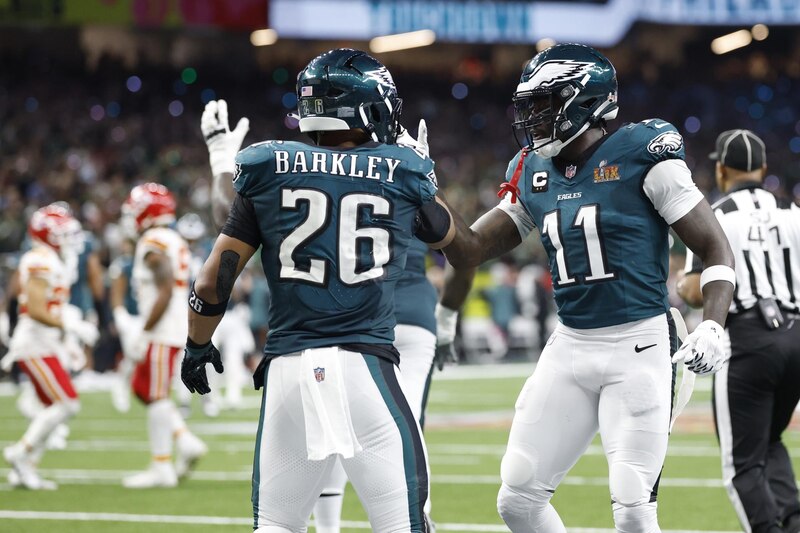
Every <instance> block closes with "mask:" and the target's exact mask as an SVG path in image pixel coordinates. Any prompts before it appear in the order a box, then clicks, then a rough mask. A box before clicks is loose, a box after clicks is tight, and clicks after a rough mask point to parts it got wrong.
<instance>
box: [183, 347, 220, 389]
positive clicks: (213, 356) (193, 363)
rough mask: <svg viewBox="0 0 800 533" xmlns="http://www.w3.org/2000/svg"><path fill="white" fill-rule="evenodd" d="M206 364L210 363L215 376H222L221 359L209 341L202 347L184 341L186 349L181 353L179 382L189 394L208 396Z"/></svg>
mask: <svg viewBox="0 0 800 533" xmlns="http://www.w3.org/2000/svg"><path fill="white" fill-rule="evenodd" d="M206 363H211V364H212V365H213V366H214V370H216V371H217V374H222V371H223V370H224V369H223V368H222V357H221V356H220V354H219V350H217V347H216V346H214V345H213V344H212V343H211V341H208V342H207V343H205V344H203V345H198V344H196V343H194V342H192V340H191V339H186V348H185V349H184V351H183V362H181V381H183V384H184V385H186V388H187V389H189V392H197V393H199V394H208V393H209V392H211V387H209V386H208V376H207V375H206Z"/></svg>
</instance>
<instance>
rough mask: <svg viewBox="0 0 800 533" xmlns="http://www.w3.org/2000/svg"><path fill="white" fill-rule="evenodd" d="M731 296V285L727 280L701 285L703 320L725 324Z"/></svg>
mask: <svg viewBox="0 0 800 533" xmlns="http://www.w3.org/2000/svg"><path fill="white" fill-rule="evenodd" d="M732 298H733V285H732V284H730V283H728V282H727V281H711V282H709V283H706V285H705V286H704V287H703V320H713V321H714V322H716V323H717V324H723V325H724V324H725V319H726V318H728V308H730V305H731V299H732Z"/></svg>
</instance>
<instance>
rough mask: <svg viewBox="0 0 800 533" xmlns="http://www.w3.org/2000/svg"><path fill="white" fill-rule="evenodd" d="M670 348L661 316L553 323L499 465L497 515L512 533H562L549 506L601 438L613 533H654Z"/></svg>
mask: <svg viewBox="0 0 800 533" xmlns="http://www.w3.org/2000/svg"><path fill="white" fill-rule="evenodd" d="M673 343H677V340H676V337H675V336H674V328H673V327H672V326H671V324H669V323H668V319H667V316H666V315H659V316H656V317H653V318H649V319H645V320H640V321H636V322H631V323H628V324H623V325H620V326H612V327H607V328H597V329H583V330H579V329H573V328H569V327H566V326H564V325H563V324H561V323H559V324H558V326H557V327H556V330H555V332H554V333H553V335H552V336H551V337H550V339H549V340H548V341H547V346H546V347H545V349H544V350H543V351H542V355H541V358H540V359H539V363H538V364H537V366H536V370H535V371H534V373H533V375H532V376H531V377H529V378H528V380H527V382H526V383H525V386H524V387H523V388H522V392H520V394H519V397H518V399H517V403H516V406H515V407H516V413H515V415H514V421H513V423H512V425H511V433H510V435H509V439H508V448H507V450H506V454H505V456H504V457H503V461H502V465H501V477H502V482H503V483H502V486H501V489H500V493H499V494H498V499H497V507H498V511H499V513H500V515H501V516H502V517H503V520H505V522H506V524H507V525H508V526H509V528H510V529H511V530H512V531H513V532H515V533H517V532H522V531H524V532H537V533H564V532H566V529H565V528H564V524H563V523H562V522H561V519H560V518H559V516H558V513H556V511H555V509H554V508H553V507H552V505H551V504H550V499H551V498H552V496H553V493H554V492H555V490H556V488H557V487H558V485H559V483H560V482H561V480H562V479H563V478H564V476H565V475H566V474H567V472H569V470H570V468H572V466H573V465H574V464H575V463H576V462H577V461H578V459H579V458H580V456H581V455H582V454H583V452H584V451H585V450H586V448H587V447H588V446H589V444H590V443H591V441H592V439H593V438H594V436H595V434H596V433H597V431H598V429H599V431H600V435H601V438H602V442H603V449H604V450H605V454H606V458H607V460H608V467H609V483H610V489H611V498H612V505H613V511H614V522H615V524H616V528H617V531H619V532H624V533H657V532H659V531H660V529H659V527H658V521H657V518H656V493H657V490H658V480H659V477H660V473H661V468H662V465H663V464H664V456H665V454H666V451H667V437H668V432H669V420H670V411H671V405H672V387H673V365H672V363H671V360H670V359H671V358H670V356H671V353H672V351H673V350H674V349H675V347H674V345H673Z"/></svg>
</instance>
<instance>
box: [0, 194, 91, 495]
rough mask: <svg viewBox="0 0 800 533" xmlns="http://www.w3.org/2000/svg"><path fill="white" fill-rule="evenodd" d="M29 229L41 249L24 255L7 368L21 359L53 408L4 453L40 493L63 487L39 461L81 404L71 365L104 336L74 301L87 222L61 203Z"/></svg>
mask: <svg viewBox="0 0 800 533" xmlns="http://www.w3.org/2000/svg"><path fill="white" fill-rule="evenodd" d="M28 233H29V234H30V236H31V239H32V244H33V247H32V248H31V250H30V251H28V252H26V253H25V254H24V255H23V256H22V259H21V260H20V264H19V268H18V275H19V283H20V294H19V303H20V309H19V311H20V313H19V321H18V322H17V327H16V328H15V330H14V335H13V336H12V337H11V342H10V346H9V353H8V354H7V355H6V357H4V358H3V367H4V368H5V369H9V368H10V366H11V364H12V363H13V362H16V363H17V364H18V365H19V367H20V369H21V370H22V371H23V372H24V373H25V374H27V375H28V377H29V378H30V380H31V383H32V384H33V386H34V388H35V390H36V394H37V396H38V397H39V399H40V400H41V402H42V403H43V404H44V406H45V408H44V409H42V410H41V411H39V412H38V413H36V414H35V415H34V416H33V418H32V419H31V423H30V425H29V426H28V428H27V430H26V431H25V434H24V435H23V436H22V438H21V439H20V440H19V441H18V442H16V443H14V444H12V445H10V446H8V447H6V448H5V449H4V450H3V457H4V458H5V460H6V461H7V462H8V463H9V464H10V465H11V467H12V472H13V474H14V476H13V477H14V479H15V481H17V480H18V482H19V484H21V485H23V486H25V487H26V488H28V489H32V490H40V489H55V488H56V485H55V483H53V482H52V481H49V480H45V479H42V478H41V477H40V476H39V474H38V472H37V471H36V465H37V464H38V462H39V459H40V458H41V455H42V453H43V452H44V449H45V443H46V441H47V438H48V437H49V436H50V434H51V433H52V432H53V431H54V430H55V428H56V427H58V426H59V425H60V424H62V423H64V422H66V421H67V420H69V419H70V418H71V417H72V416H74V415H75V414H76V413H77V412H78V410H79V408H80V403H79V401H78V394H77V393H76V392H75V387H74V386H73V384H72V380H71V379H70V376H69V372H68V370H67V369H68V368H75V369H77V367H82V366H83V365H84V364H85V354H83V351H82V347H81V346H79V344H78V342H81V343H83V344H85V345H93V344H94V343H95V342H96V341H97V337H98V333H97V328H96V327H95V326H94V324H91V323H89V322H86V321H84V320H83V319H82V317H81V312H80V310H78V309H77V308H75V307H74V306H70V305H68V304H67V303H66V302H67V301H69V288H70V286H71V285H72V283H73V282H74V281H75V279H77V273H78V272H77V265H78V255H79V254H80V252H81V249H82V246H83V236H82V233H81V225H80V223H79V222H78V221H77V220H76V219H75V218H73V217H72V215H70V213H69V211H67V210H66V209H65V208H64V207H62V206H59V205H55V204H53V205H49V206H47V207H43V208H41V209H39V210H38V211H36V212H35V213H34V214H33V216H32V217H31V220H30V222H29V224H28ZM10 479H11V476H10ZM15 484H16V483H15Z"/></svg>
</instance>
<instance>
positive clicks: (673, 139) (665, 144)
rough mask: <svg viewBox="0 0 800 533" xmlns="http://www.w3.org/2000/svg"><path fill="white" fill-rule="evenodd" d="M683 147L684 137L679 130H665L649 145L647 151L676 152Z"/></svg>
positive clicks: (658, 153) (653, 152)
mask: <svg viewBox="0 0 800 533" xmlns="http://www.w3.org/2000/svg"><path fill="white" fill-rule="evenodd" d="M681 148H683V137H681V134H680V133H678V132H677V131H665V132H664V133H662V134H661V135H658V136H657V137H655V138H653V140H652V141H650V144H648V145H647V151H648V152H650V153H651V154H656V155H661V154H663V153H666V152H669V153H672V154H676V153H678V151H680V149H681Z"/></svg>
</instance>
